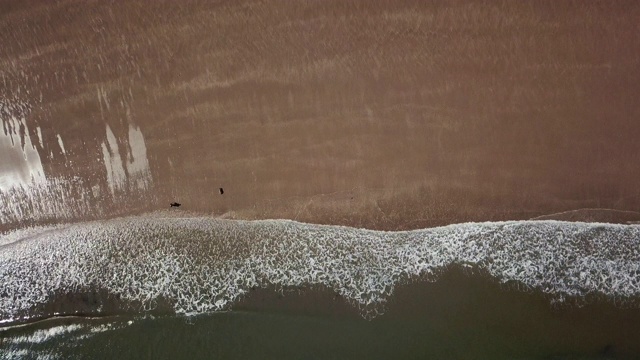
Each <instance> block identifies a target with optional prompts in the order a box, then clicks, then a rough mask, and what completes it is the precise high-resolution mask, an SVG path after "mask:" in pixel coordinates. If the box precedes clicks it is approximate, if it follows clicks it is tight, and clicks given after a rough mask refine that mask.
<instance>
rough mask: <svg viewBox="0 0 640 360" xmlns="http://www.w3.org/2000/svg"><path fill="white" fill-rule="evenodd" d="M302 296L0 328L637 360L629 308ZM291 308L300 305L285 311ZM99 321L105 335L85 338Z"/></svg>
mask: <svg viewBox="0 0 640 360" xmlns="http://www.w3.org/2000/svg"><path fill="white" fill-rule="evenodd" d="M308 299H309V296H308V295H307V296H306V297H305V296H298V295H290V296H289V297H287V295H285V296H284V297H280V296H274V297H273V298H271V299H265V300H264V304H263V305H262V308H261V309H255V308H254V309H253V310H250V309H248V310H239V311H231V312H225V313H214V314H208V315H201V316H197V317H191V318H185V317H176V316H164V317H155V318H152V317H146V318H141V317H138V318H133V317H112V318H104V319H93V320H89V319H79V318H72V319H58V320H55V321H47V322H42V323H40V324H34V325H29V326H26V327H22V328H15V329H12V330H10V331H8V332H5V333H4V334H3V337H4V341H3V348H4V351H5V352H4V353H3V354H4V355H5V357H7V356H9V355H10V354H11V353H12V351H13V353H16V354H22V356H27V357H29V356H33V357H35V356H36V355H37V354H52V355H55V356H56V357H58V358H64V359H66V358H87V359H189V360H192V359H608V358H615V359H638V358H640V351H639V349H638V347H639V346H638V344H640V341H638V340H640V332H639V329H640V321H638V320H639V319H640V312H639V311H638V310H637V309H636V310H634V309H627V310H624V309H618V308H615V307H613V306H611V305H606V304H600V305H591V306H587V307H584V308H579V309H554V308H552V307H550V306H549V305H548V303H547V302H546V300H545V299H544V298H542V296H539V295H536V294H529V293H522V292H518V291H513V290H509V291H506V290H503V289H501V288H500V287H499V286H498V285H496V284H495V283H491V282H489V281H486V280H483V279H479V278H471V277H466V276H464V275H462V274H459V273H452V274H449V275H447V276H445V277H444V278H442V279H441V280H439V281H438V282H436V283H423V284H413V285H407V286H403V287H401V288H400V289H398V291H397V293H396V295H395V296H394V299H393V301H392V302H391V303H390V304H389V305H388V311H387V313H386V314H385V315H383V316H380V317H378V318H376V319H374V320H372V321H367V320H365V319H362V318H360V317H358V316H356V315H355V314H352V315H344V314H342V315H339V316H338V315H336V314H335V313H329V312H325V313H323V312H322V308H323V306H322V304H312V305H309V304H308ZM323 301H326V299H325V300H323ZM295 303H305V304H307V305H305V306H306V307H305V306H299V307H298V308H297V309H303V310H295V311H293V310H291V309H292V308H293V307H292V306H291V304H295ZM252 306H253V305H252ZM240 307H242V306H240ZM250 307H251V306H245V308H250ZM325 308H326V307H325ZM304 309H306V310H304ZM129 321H132V323H131V324H128V322H129ZM107 323H108V324H112V328H113V329H112V330H107V331H103V332H97V333H91V329H98V328H99V327H100V325H101V324H107ZM65 324H79V325H82V326H83V327H82V328H81V329H79V330H76V331H72V332H68V333H64V334H62V335H58V336H52V337H49V338H48V339H47V340H46V341H43V342H28V341H26V342H23V343H15V342H12V340H11V339H12V338H14V339H15V338H19V337H20V336H25V335H29V334H33V333H34V332H35V331H37V329H47V328H52V327H56V326H61V325H65ZM85 335H90V336H85ZM19 350H22V352H18V351H19Z"/></svg>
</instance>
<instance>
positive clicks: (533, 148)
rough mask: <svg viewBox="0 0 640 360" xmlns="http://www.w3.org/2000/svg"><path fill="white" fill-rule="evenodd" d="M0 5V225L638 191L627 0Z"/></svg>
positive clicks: (403, 220)
mask: <svg viewBox="0 0 640 360" xmlns="http://www.w3.org/2000/svg"><path fill="white" fill-rule="evenodd" d="M0 13H2V16H1V17H0V28H2V29H3V31H1V32H0V42H1V43H2V44H3V46H2V49H0V64H1V66H0V68H1V69H2V70H1V72H0V74H1V81H0V93H2V97H1V100H0V101H1V104H0V106H1V107H2V111H0V118H1V119H2V125H3V132H0V140H2V141H1V142H0V146H2V147H1V148H0V149H1V150H0V198H1V200H2V202H1V203H0V227H2V228H3V229H5V230H6V229H8V228H12V227H16V226H23V225H26V224H33V223H38V222H59V221H75V220H79V219H89V218H105V217H112V216H116V215H120V214H129V213H135V212H140V211H147V210H152V209H157V208H163V207H165V206H168V204H169V203H170V202H173V201H177V202H180V203H182V204H183V208H184V209H188V210H193V211H198V212H204V213H211V214H213V215H215V216H224V217H231V218H243V219H258V218H290V219H297V220H300V221H306V222H314V223H334V224H345V225H352V226H361V227H370V228H376V229H408V228H420V227H426V226H434V225H442V224H448V223H456V222H463V221H470V220H474V221H482V220H506V219H528V218H532V217H536V216H540V215H545V214H550V213H556V212H561V211H567V210H575V209H580V208H609V209H618V210H637V209H638V207H639V205H640V190H639V188H638V186H637V179H638V178H639V176H640V167H637V166H633V165H632V164H635V163H637V160H638V154H640V144H639V143H638V141H637V139H638V137H639V135H640V127H639V126H637V119H638V114H640V104H639V103H638V102H637V101H636V94H638V93H640V87H639V86H640V85H639V84H640V70H639V69H640V66H638V57H637V54H638V53H639V52H640V36H639V35H638V32H637V19H638V18H640V6H639V5H638V4H637V3H636V2H633V1H620V2H615V3H599V2H579V3H573V2H568V1H542V2H541V1H518V2H504V3H495V2H493V1H456V2H449V3H432V2H423V1H400V2H398V1H393V2H391V1H357V0H347V1H338V2H333V1H324V2H318V3H295V4H293V3H288V2H287V3H286V4H285V3H282V2H278V1H266V2H257V1H239V2H219V1H204V2H196V1H183V2H179V3H177V2H168V3H167V2H161V3H158V2H152V3H150V2H146V1H128V2H126V3H118V4H110V3H100V4H86V3H84V2H78V1H70V0H63V1H56V2H45V1H30V2H25V1H3V2H2V4H0ZM221 188H222V189H223V191H224V194H221V193H220V189H221ZM635 220H637V219H635Z"/></svg>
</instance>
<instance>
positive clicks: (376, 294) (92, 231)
mask: <svg viewBox="0 0 640 360" xmlns="http://www.w3.org/2000/svg"><path fill="white" fill-rule="evenodd" d="M176 214H180V212H159V213H153V214H147V215H144V216H134V217H126V218H118V219H112V220H106V221H94V222H88V223H80V224H72V225H66V226H64V227H61V226H58V227H55V228H54V227H51V228H47V227H43V228H37V229H33V230H30V231H28V232H27V233H25V235H26V236H28V239H26V240H24V241H16V240H19V239H16V238H17V237H16V236H15V235H12V234H11V233H10V234H7V235H3V236H4V237H7V241H2V240H0V244H3V243H4V244H5V245H3V246H0V282H1V283H2V284H3V289H2V290H1V293H0V319H2V320H4V321H5V322H6V321H13V320H16V319H19V318H24V317H44V316H51V315H53V314H47V313H42V312H44V310H42V309H43V307H42V306H43V305H44V304H47V303H48V302H51V301H53V300H52V299H54V298H55V297H56V296H60V294H72V293H82V292H83V291H86V290H87V289H100V290H101V291H104V292H106V293H107V294H110V295H113V296H115V297H117V299H118V301H122V302H127V303H130V304H138V305H137V306H139V309H137V310H138V311H148V310H152V309H154V307H157V306H158V304H160V303H163V304H168V306H169V307H170V308H171V310H172V311H175V312H176V313H179V314H198V313H204V312H211V311H219V310H225V309H228V308H229V307H230V306H231V305H232V304H233V303H234V301H236V300H238V299H239V298H240V297H242V295H243V294H245V293H247V292H248V291H250V290H251V289H252V288H256V287H267V286H276V287H290V286H296V287H297V286H323V287H328V288H330V289H332V290H334V291H335V292H336V293H338V294H340V295H341V296H343V297H344V298H346V299H348V300H349V301H351V302H352V303H354V304H355V305H357V306H359V307H360V309H362V310H363V315H365V316H375V315H376V314H377V313H379V311H380V310H381V308H382V307H381V305H382V304H383V303H384V302H385V301H387V299H389V297H390V296H392V294H393V292H394V288H395V287H396V286H397V285H398V284H400V283H403V282H406V281H409V280H411V279H416V278H421V279H425V278H426V279H429V280H435V279H437V276H438V274H439V273H441V272H442V271H443V270H444V269H446V268H447V267H449V266H452V265H458V266H463V267H467V268H470V269H474V270H477V271H481V272H484V273H487V274H489V275H490V276H492V277H495V278H496V279H497V280H499V281H500V282H515V283H517V284H518V285H519V287H520V288H524V289H528V290H534V291H540V292H543V293H545V294H547V295H548V296H549V297H550V299H551V301H554V302H563V301H565V300H566V299H569V298H571V299H584V298H586V297H588V296H589V295H596V296H604V297H606V298H608V299H612V300H615V301H627V302H630V301H632V300H634V299H638V298H640V226H636V225H613V224H598V223H569V222H559V221H513V222H491V223H466V224H457V225H450V226H445V227H438V228H430V229H424V230H414V231H402V232H381V231H372V230H364V229H354V228H348V227H341V226H326V225H313V224H304V223H298V222H295V221H290V220H262V221H237V220H221V219H214V218H211V217H207V216H192V217H183V216H179V215H176ZM9 238H11V239H10V240H9ZM95 310H96V311H97V312H99V311H100V310H101V309H100V308H99V307H98V308H97V309H95ZM78 312H80V311H79V310H76V311H75V313H78ZM70 313H74V311H70Z"/></svg>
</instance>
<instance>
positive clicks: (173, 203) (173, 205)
mask: <svg viewBox="0 0 640 360" xmlns="http://www.w3.org/2000/svg"><path fill="white" fill-rule="evenodd" d="M169 205H171V207H179V206H180V205H182V204H180V203H177V202H172V203H171V204H169Z"/></svg>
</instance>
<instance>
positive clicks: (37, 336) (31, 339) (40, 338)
mask: <svg viewBox="0 0 640 360" xmlns="http://www.w3.org/2000/svg"><path fill="white" fill-rule="evenodd" d="M82 328H83V326H82V325H79V324H72V325H61V326H54V327H52V328H49V329H42V330H36V331H34V332H33V333H31V334H29V335H24V336H15V337H11V338H9V339H8V340H7V342H10V343H12V344H22V343H27V344H40V343H43V342H45V341H47V340H49V339H52V338H54V337H56V336H60V335H63V334H69V333H74V332H77V331H78V330H81V329H82Z"/></svg>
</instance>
